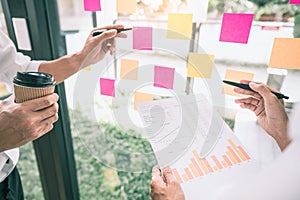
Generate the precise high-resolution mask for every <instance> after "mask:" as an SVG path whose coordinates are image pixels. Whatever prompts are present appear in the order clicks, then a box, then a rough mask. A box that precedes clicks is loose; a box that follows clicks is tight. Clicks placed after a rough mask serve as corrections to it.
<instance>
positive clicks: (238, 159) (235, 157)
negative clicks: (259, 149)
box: [227, 146, 241, 163]
mask: <svg viewBox="0 0 300 200" xmlns="http://www.w3.org/2000/svg"><path fill="white" fill-rule="evenodd" d="M227 149H228V150H229V151H230V153H231V154H232V155H233V157H234V159H235V160H236V161H237V162H238V163H240V162H241V159H240V158H239V157H238V156H237V155H236V153H235V152H234V151H233V149H232V148H231V147H229V146H228V147H227Z"/></svg>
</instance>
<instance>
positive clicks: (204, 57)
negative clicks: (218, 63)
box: [187, 53, 215, 78]
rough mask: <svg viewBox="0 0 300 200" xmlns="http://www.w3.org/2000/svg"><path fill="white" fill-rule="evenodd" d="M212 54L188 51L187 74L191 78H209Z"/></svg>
mask: <svg viewBox="0 0 300 200" xmlns="http://www.w3.org/2000/svg"><path fill="white" fill-rule="evenodd" d="M214 58H215V56H214V55H208V54H198V53H189V57H188V71H187V76H188V77H193V78H210V77H211V74H212V69H213V64H214Z"/></svg>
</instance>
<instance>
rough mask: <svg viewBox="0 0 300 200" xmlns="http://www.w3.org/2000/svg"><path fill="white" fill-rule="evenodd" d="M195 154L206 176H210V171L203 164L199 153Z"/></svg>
mask: <svg viewBox="0 0 300 200" xmlns="http://www.w3.org/2000/svg"><path fill="white" fill-rule="evenodd" d="M193 154H194V156H195V158H196V159H197V161H198V163H199V164H200V166H201V168H202V169H203V171H204V173H205V174H208V173H209V171H208V169H207V168H206V166H205V165H204V163H203V162H202V160H201V158H200V157H199V155H198V153H197V151H195V150H193Z"/></svg>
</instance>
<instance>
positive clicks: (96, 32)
mask: <svg viewBox="0 0 300 200" xmlns="http://www.w3.org/2000/svg"><path fill="white" fill-rule="evenodd" d="M116 30H117V33H121V32H123V31H129V30H132V28H118V29H116ZM104 31H107V30H101V31H95V32H93V37H95V36H97V35H100V34H102V33H103V32H104Z"/></svg>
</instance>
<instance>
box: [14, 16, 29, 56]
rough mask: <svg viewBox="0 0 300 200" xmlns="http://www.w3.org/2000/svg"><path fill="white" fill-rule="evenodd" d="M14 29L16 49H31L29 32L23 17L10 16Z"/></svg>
mask: <svg viewBox="0 0 300 200" xmlns="http://www.w3.org/2000/svg"><path fill="white" fill-rule="evenodd" d="M12 22H13V26H14V31H15V35H16V39H17V45H18V49H20V50H25V51H31V50H32V48H31V43H30V37H29V32H28V28H27V22H26V19H24V18H12Z"/></svg>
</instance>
